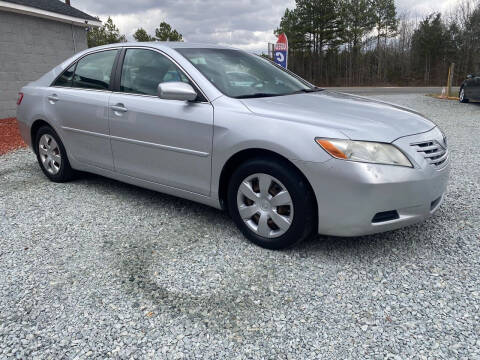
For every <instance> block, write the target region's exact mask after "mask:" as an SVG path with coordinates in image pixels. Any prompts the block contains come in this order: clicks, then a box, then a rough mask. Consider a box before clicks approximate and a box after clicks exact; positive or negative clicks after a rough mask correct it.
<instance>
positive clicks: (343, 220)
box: [294, 134, 450, 236]
mask: <svg viewBox="0 0 480 360" xmlns="http://www.w3.org/2000/svg"><path fill="white" fill-rule="evenodd" d="M422 136H425V135H422ZM426 136H427V137H428V136H429V135H428V134H427V135H426ZM410 141H412V139H409V138H402V139H401V140H399V143H398V144H397V146H399V147H400V148H402V150H404V151H405V150H408V152H407V151H405V152H406V154H407V156H408V157H409V158H410V159H411V160H412V162H413V163H414V168H407V167H400V166H391V165H378V164H367V163H358V162H351V161H344V160H337V159H331V160H329V161H327V162H325V163H313V162H303V161H294V163H295V164H296V166H297V167H298V168H299V169H300V170H301V171H302V172H303V173H304V175H305V176H306V177H307V179H308V180H309V182H310V184H311V185H312V187H313V190H314V192H315V195H316V199H317V204H318V232H319V233H320V234H324V235H333V236H361V235H368V234H373V233H378V232H384V231H389V230H394V229H398V228H401V227H404V226H407V225H411V224H414V223H417V222H420V221H422V220H424V219H426V218H427V217H429V216H431V215H432V214H433V213H434V212H435V211H436V210H438V208H439V207H440V205H441V203H442V201H443V196H444V194H445V191H446V188H447V182H448V177H449V172H450V165H449V163H448V161H449V160H447V162H446V163H445V164H444V165H443V166H442V167H441V168H440V169H438V168H435V167H434V166H432V165H431V164H428V163H427V162H426V161H425V159H424V158H423V157H422V156H421V155H419V154H418V153H416V151H415V150H413V149H406V148H405V144H406V143H409V142H410ZM412 142H413V141H412ZM391 211H396V212H397V213H398V218H395V219H392V220H386V221H380V222H375V221H373V220H374V217H375V215H376V214H378V213H383V212H391Z"/></svg>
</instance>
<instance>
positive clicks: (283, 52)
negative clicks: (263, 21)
mask: <svg viewBox="0 0 480 360" xmlns="http://www.w3.org/2000/svg"><path fill="white" fill-rule="evenodd" d="M273 60H274V61H275V63H276V64H278V65H280V66H283V67H284V68H285V69H286V68H287V61H288V40H287V35H285V34H280V35H279V36H278V40H277V43H276V44H275V50H274V53H273Z"/></svg>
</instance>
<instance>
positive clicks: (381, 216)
mask: <svg viewBox="0 0 480 360" xmlns="http://www.w3.org/2000/svg"><path fill="white" fill-rule="evenodd" d="M397 219H400V216H399V215H398V211H397V210H390V211H382V212H379V213H376V214H375V216H374V217H373V219H372V223H373V224H378V223H381V222H385V221H392V220H397Z"/></svg>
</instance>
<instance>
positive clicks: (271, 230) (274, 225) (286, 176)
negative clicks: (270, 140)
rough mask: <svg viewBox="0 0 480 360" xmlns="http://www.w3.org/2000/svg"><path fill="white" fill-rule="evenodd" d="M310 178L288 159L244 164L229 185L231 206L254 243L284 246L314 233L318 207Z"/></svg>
mask: <svg viewBox="0 0 480 360" xmlns="http://www.w3.org/2000/svg"><path fill="white" fill-rule="evenodd" d="M313 196H314V195H313V193H312V191H311V190H310V187H309V185H308V184H307V183H306V180H305V179H304V178H303V176H301V174H299V173H298V171H297V170H296V169H294V168H293V167H292V166H291V165H289V164H288V163H286V162H283V161H278V160H277V159H273V158H272V159H270V158H264V159H254V160H249V161H247V162H245V163H243V164H241V165H240V166H239V167H238V168H237V169H236V170H235V172H234V173H233V174H232V177H231V179H230V183H229V187H228V209H229V212H230V214H231V216H232V218H233V220H234V221H235V223H236V225H237V226H238V228H239V229H240V230H241V231H242V233H243V234H244V235H245V237H247V238H248V239H249V240H251V241H252V242H253V243H255V244H257V245H259V246H262V247H264V248H268V249H283V248H286V247H289V246H292V245H293V244H295V243H297V242H300V241H302V240H304V239H306V238H308V237H310V236H312V235H313V234H314V231H315V227H316V210H315V201H314V197H313Z"/></svg>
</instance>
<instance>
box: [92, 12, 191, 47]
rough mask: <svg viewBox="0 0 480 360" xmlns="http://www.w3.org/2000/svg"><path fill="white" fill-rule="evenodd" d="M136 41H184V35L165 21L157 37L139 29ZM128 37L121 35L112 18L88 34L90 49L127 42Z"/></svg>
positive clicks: (156, 34) (156, 30) (157, 29)
mask: <svg viewBox="0 0 480 360" xmlns="http://www.w3.org/2000/svg"><path fill="white" fill-rule="evenodd" d="M133 38H134V39H135V41H139V42H144V41H183V37H182V34H180V33H179V32H178V31H177V30H176V29H173V28H172V26H171V25H170V24H168V23H166V22H165V21H162V22H161V23H160V25H159V26H158V27H157V28H156V29H155V35H150V34H148V33H147V31H146V30H145V29H143V28H139V29H137V30H136V31H135V33H134V34H133ZM126 41H127V37H126V36H125V35H123V34H121V33H120V30H119V29H118V27H117V26H116V25H115V24H114V23H113V20H112V18H111V17H108V19H107V21H105V23H103V25H102V26H99V27H95V28H90V29H89V30H88V33H87V44H88V47H89V48H90V47H94V46H100V45H107V44H114V43H120V42H126Z"/></svg>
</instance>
